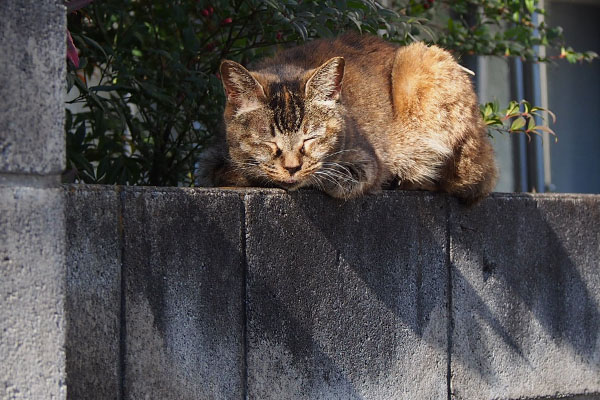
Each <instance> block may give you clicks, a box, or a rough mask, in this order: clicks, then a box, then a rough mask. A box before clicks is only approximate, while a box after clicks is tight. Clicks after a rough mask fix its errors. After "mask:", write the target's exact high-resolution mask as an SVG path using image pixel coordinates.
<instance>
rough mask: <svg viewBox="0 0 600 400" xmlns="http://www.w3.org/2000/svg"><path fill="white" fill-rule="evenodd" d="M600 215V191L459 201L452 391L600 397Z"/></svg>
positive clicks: (471, 395) (454, 211) (482, 395)
mask: <svg viewBox="0 0 600 400" xmlns="http://www.w3.org/2000/svg"><path fill="white" fill-rule="evenodd" d="M599 221H600V196H581V195H578V196H568V195H567V196H565V195H538V196H526V195H523V196H518V195H496V196H494V197H492V198H489V199H486V200H484V201H483V202H482V203H481V204H480V205H478V206H476V207H474V208H473V209H470V210H466V209H464V208H463V207H461V206H459V205H457V204H456V203H454V202H452V208H451V221H450V224H451V230H450V232H451V242H450V243H451V245H450V251H451V263H452V274H451V277H452V322H453V326H454V329H453V332H452V339H451V340H452V341H451V348H452V353H451V354H452V355H451V357H452V362H451V367H452V378H451V391H452V394H453V398H454V399H469V400H476V399H509V398H512V399H515V398H519V399H520V398H537V397H544V396H550V397H548V398H552V397H556V398H558V397H568V396H570V395H576V394H586V393H587V394H589V393H596V395H595V396H594V397H591V398H598V396H597V394H598V393H600V229H599V227H598V226H599V225H598V224H599ZM544 398H546V397H544ZM573 398H577V397H573ZM584 398H585V397H584Z"/></svg>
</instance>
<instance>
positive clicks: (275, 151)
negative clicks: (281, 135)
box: [264, 142, 281, 157]
mask: <svg viewBox="0 0 600 400" xmlns="http://www.w3.org/2000/svg"><path fill="white" fill-rule="evenodd" d="M264 143H265V144H266V145H267V146H269V148H270V149H271V154H273V157H279V156H280V155H281V149H280V148H279V146H278V145H277V143H275V142H264Z"/></svg>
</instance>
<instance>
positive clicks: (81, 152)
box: [65, 0, 594, 185]
mask: <svg viewBox="0 0 600 400" xmlns="http://www.w3.org/2000/svg"><path fill="white" fill-rule="evenodd" d="M90 3H91V4H90ZM532 4H533V5H532ZM83 5H87V7H85V8H82V9H79V8H80V7H81V6H83ZM67 6H68V7H70V9H71V11H73V10H76V9H79V11H77V12H71V13H70V14H69V16H68V27H69V31H70V34H71V35H72V38H73V42H74V45H75V46H77V48H78V49H79V51H80V57H79V59H76V58H75V56H77V54H73V52H72V51H70V56H69V60H71V62H70V64H69V70H68V75H67V86H68V90H69V91H70V93H71V94H72V96H73V97H74V98H73V99H72V100H71V101H69V103H70V104H71V105H70V106H69V107H68V110H67V123H66V131H67V156H68V171H67V174H66V178H65V179H66V180H77V181H81V182H87V183H107V184H112V183H118V184H150V185H193V183H194V171H195V169H196V165H197V162H198V157H199V155H200V152H201V150H202V149H203V148H204V147H205V146H206V145H207V144H208V143H209V142H210V141H211V139H212V138H213V137H214V135H215V133H216V132H218V131H219V130H220V129H221V127H220V126H219V124H220V122H219V121H220V119H221V112H222V108H223V105H224V97H223V91H222V88H221V83H220V80H219V77H218V74H217V69H218V65H219V62H220V61H221V60H222V59H224V58H228V59H233V60H236V61H239V62H242V63H248V62H251V61H252V60H254V59H256V58H259V57H262V56H265V55H268V54H270V53H272V52H273V51H274V50H275V49H276V48H278V47H280V46H288V45H292V44H296V43H300V42H303V41H306V40H310V39H312V38H315V37H331V36H334V35H336V34H338V33H340V32H343V31H345V30H349V29H354V30H360V31H363V32H370V33H373V34H379V35H381V36H384V37H387V38H388V39H390V40H393V41H396V42H400V43H408V42H411V41H413V40H425V41H428V42H437V43H438V44H440V45H442V46H444V47H446V48H448V49H450V50H451V51H453V52H454V53H455V54H456V55H457V56H459V57H460V56H461V55H463V54H492V55H507V54H510V55H518V56H521V57H523V58H526V59H536V57H537V56H536V53H535V52H533V50H532V46H534V45H537V44H547V45H549V46H554V47H556V48H559V47H562V48H563V49H564V54H565V55H564V57H565V58H567V59H568V60H569V61H576V60H584V59H585V60H587V59H591V58H593V57H594V55H593V54H591V53H577V52H574V51H572V50H567V48H566V47H565V46H564V45H563V44H562V41H561V35H560V30H559V29H558V28H549V27H546V26H544V25H541V24H539V25H537V26H536V24H535V23H534V22H533V18H532V12H533V11H536V8H535V7H536V2H535V1H533V0H525V1H524V2H522V1H521V0H503V1H501V0H480V1H475V0H461V1H449V2H447V3H446V2H441V1H439V2H435V1H434V0H425V1H416V0H410V1H403V2H397V4H395V5H394V7H393V8H389V9H388V8H384V7H382V6H380V5H379V4H378V3H376V2H375V1H373V0H324V1H316V0H312V1H311V0H305V1H302V0H298V1H295V0H284V1H275V0H233V1H224V0H212V1H208V0H175V1H170V2H163V1H158V0H103V1H94V2H92V0H72V1H71V2H70V3H67ZM532 7H533V8H532ZM473 10H479V12H477V13H475V15H476V18H474V19H473V18H471V17H469V15H472V11H473ZM537 11H540V12H541V10H537ZM450 16H451V17H450ZM506 23H510V24H511V25H510V28H508V29H505V28H504V27H505V26H506ZM535 28H537V30H536V29H535ZM71 50H72V49H71ZM77 63H78V64H79V65H77ZM73 88H76V90H75V89H73ZM523 105H525V103H523ZM511 106H512V103H511V105H509V109H510V110H512V109H511ZM487 107H488V105H485V106H484V107H483V109H482V114H483V115H484V118H485V119H486V122H487V123H488V124H489V125H490V126H491V127H496V128H500V129H506V128H509V129H506V130H508V131H511V129H510V127H511V126H509V125H508V123H511V124H514V122H511V121H513V120H519V119H518V118H519V117H527V115H523V114H521V115H518V116H517V115H512V113H513V112H514V110H512V111H511V113H506V112H505V113H504V114H503V115H501V114H502V113H501V112H500V111H499V110H498V106H497V105H490V110H491V111H488V108H487ZM534 108H535V107H529V110H528V112H530V113H533V112H539V111H540V110H539V108H535V110H534ZM74 110H77V111H74ZM506 111H508V109H507V110H506ZM519 112H521V111H519ZM526 112H527V110H526ZM509 115H510V116H509ZM507 116H508V117H507ZM505 117H507V118H505ZM519 121H520V120H519ZM499 124H500V125H499ZM519 124H520V122H519V123H517V125H515V126H516V127H517V128H518V129H512V131H519V129H521V130H522V131H526V130H527V129H529V124H528V125H527V128H525V130H523V129H522V128H523V126H522V127H518V125H519ZM502 127H504V128H502ZM513 128H514V127H513ZM533 128H534V129H533V131H531V132H537V128H538V127H535V126H533Z"/></svg>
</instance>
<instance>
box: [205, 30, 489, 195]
mask: <svg viewBox="0 0 600 400" xmlns="http://www.w3.org/2000/svg"><path fill="white" fill-rule="evenodd" d="M220 74H221V79H222V82H223V86H224V89H225V94H226V97H227V101H226V107H225V111H224V114H223V119H224V125H225V143H226V146H225V147H224V150H223V157H224V162H223V163H222V164H221V165H219V166H218V167H217V168H215V169H214V171H213V172H212V179H213V180H214V183H215V184H216V185H218V186H271V187H273V186H274V187H281V188H284V189H287V190H296V189H298V188H301V187H312V188H317V189H320V190H322V191H324V192H325V193H327V194H329V195H330V196H333V197H335V198H341V199H350V198H354V197H357V196H360V195H363V194H366V193H371V192H375V191H377V190H379V189H381V188H383V187H399V188H401V189H410V190H430V191H442V192H447V193H450V194H451V195H454V196H456V197H458V198H460V199H462V200H464V201H465V202H466V203H469V204H472V203H475V202H477V201H479V200H481V199H482V198H483V197H485V196H486V195H488V194H489V193H490V191H491V190H492V189H493V187H494V185H495V182H496V176H497V170H496V164H495V159H494V152H493V149H492V146H491V144H490V140H489V138H488V137H487V130H486V126H485V124H484V122H483V120H482V117H481V114H480V111H479V106H478V102H477V97H476V95H475V93H474V91H473V87H472V84H471V81H470V77H469V76H468V74H467V72H465V69H464V68H463V67H461V66H460V65H459V64H458V63H457V62H456V61H455V60H454V59H453V57H452V55H451V54H450V53H448V52H447V51H445V50H442V49H441V48H439V47H436V46H427V45H425V44H423V43H420V42H416V43H413V44H410V45H408V46H404V47H399V46H396V45H394V44H391V43H389V42H386V41H384V40H383V39H380V38H378V37H376V36H368V35H358V34H347V35H343V36H340V37H338V38H336V39H330V40H327V39H322V40H316V41H312V42H309V43H307V44H305V45H302V46H299V47H295V48H291V49H287V50H283V51H280V52H279V53H277V54H276V55H275V56H273V57H272V58H268V59H264V60H262V61H259V62H258V63H257V64H256V65H255V66H254V68H253V69H252V71H249V70H247V69H246V68H244V67H243V66H242V65H240V64H238V63H236V62H233V61H228V60H225V61H223V62H222V63H221V67H220Z"/></svg>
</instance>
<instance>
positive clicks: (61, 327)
mask: <svg viewBox="0 0 600 400" xmlns="http://www.w3.org/2000/svg"><path fill="white" fill-rule="evenodd" d="M2 18H3V17H2ZM63 200H64V198H63V191H62V189H34V188H10V187H0V360H1V361H0V398H1V399H57V400H60V399H65V398H66V386H65V354H64V339H65V316H64V296H65V284H64V282H65V267H64V265H65V237H64V233H65V229H64V201H63Z"/></svg>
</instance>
